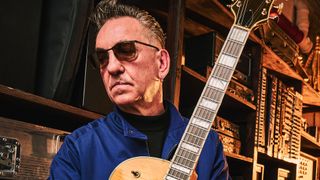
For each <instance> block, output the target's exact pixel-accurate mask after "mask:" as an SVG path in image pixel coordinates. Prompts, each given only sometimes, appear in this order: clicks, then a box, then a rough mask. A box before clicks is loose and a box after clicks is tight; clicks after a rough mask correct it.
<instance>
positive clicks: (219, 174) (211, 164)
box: [196, 130, 231, 180]
mask: <svg viewBox="0 0 320 180" xmlns="http://www.w3.org/2000/svg"><path fill="white" fill-rule="evenodd" d="M196 171H197V173H198V180H209V179H211V180H229V179H231V177H230V174H229V167H228V163H227V160H226V157H225V155H224V153H223V145H222V143H221V141H220V139H219V136H218V134H217V133H216V132H215V131H213V130H212V131H210V133H209V135H208V137H207V140H206V143H205V145H204V148H203V150H202V152H201V156H200V159H199V161H198V165H197V169H196Z"/></svg>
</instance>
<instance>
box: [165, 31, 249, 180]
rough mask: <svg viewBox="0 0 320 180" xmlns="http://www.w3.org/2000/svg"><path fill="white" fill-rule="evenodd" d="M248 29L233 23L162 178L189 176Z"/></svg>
mask: <svg viewBox="0 0 320 180" xmlns="http://www.w3.org/2000/svg"><path fill="white" fill-rule="evenodd" d="M249 33H250V30H249V29H246V28H243V27H241V26H237V25H233V26H232V28H231V30H230V31H229V34H228V36H227V38H226V40H225V42H224V45H223V47H222V50H221V52H220V54H219V56H218V59H217V61H216V62H215V65H214V67H213V70H212V72H211V75H210V76H209V78H208V80H207V83H206V85H205V87H204V90H203V91H202V93H201V96H200V98H199V100H198V103H197V105H196V107H195V109H194V111H193V114H192V116H191V118H190V121H189V124H188V126H187V127H186V130H185V132H184V134H183V136H182V139H181V141H180V143H179V145H178V148H177V150H176V152H175V154H174V156H173V158H172V160H171V164H170V169H169V171H168V173H167V176H166V177H165V179H168V180H178V179H183V180H185V179H190V176H191V175H192V171H193V169H194V168H195V166H196V162H197V161H198V158H199V156H200V153H201V151H202V148H203V146H204V143H205V140H206V138H207V136H208V134H209V131H210V129H211V125H212V123H213V121H214V119H215V117H216V115H217V112H218V110H219V107H220V105H221V103H222V99H223V97H224V94H225V92H226V89H227V87H228V84H229V82H230V80H231V78H232V75H233V73H234V70H235V68H236V65H237V63H238V60H239V58H240V55H241V53H242V50H243V48H244V46H245V43H246V41H247V39H248V36H249Z"/></svg>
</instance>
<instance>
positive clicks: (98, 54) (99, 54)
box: [92, 40, 160, 68]
mask: <svg viewBox="0 0 320 180" xmlns="http://www.w3.org/2000/svg"><path fill="white" fill-rule="evenodd" d="M136 43H138V44H142V45H145V46H149V47H152V48H155V49H156V50H157V51H159V50H160V49H159V48H157V47H156V46H153V45H151V44H147V43H144V42H140V41H137V40H132V41H121V42H118V43H117V44H115V45H114V46H113V47H112V48H110V49H102V48H97V49H96V51H95V52H94V53H93V57H92V58H93V61H94V65H95V67H96V68H99V67H100V65H107V64H108V62H109V53H108V51H110V50H112V51H113V53H114V55H115V56H116V58H117V59H118V60H119V61H133V60H135V59H136V58H137V55H138V53H137V47H136Z"/></svg>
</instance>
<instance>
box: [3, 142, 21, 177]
mask: <svg viewBox="0 0 320 180" xmlns="http://www.w3.org/2000/svg"><path fill="white" fill-rule="evenodd" d="M19 167H20V143H19V141H18V140H17V139H14V138H9V137H3V136H0V179H2V178H13V177H14V176H15V175H16V174H17V173H18V170H19Z"/></svg>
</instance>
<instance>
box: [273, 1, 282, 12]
mask: <svg viewBox="0 0 320 180" xmlns="http://www.w3.org/2000/svg"><path fill="white" fill-rule="evenodd" d="M273 7H274V8H275V9H277V12H278V14H281V13H282V9H283V3H280V4H278V5H277V6H273Z"/></svg>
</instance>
